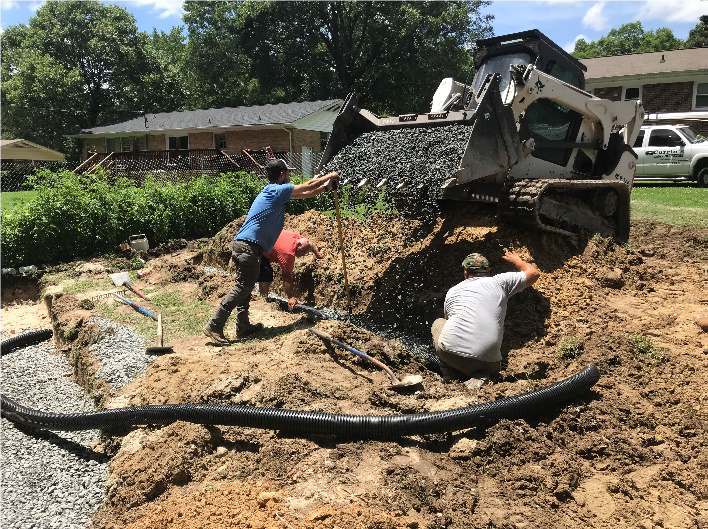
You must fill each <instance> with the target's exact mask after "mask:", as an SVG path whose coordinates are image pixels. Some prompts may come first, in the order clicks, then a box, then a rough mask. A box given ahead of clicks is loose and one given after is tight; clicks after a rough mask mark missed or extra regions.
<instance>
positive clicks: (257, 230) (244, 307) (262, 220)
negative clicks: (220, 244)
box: [204, 160, 339, 345]
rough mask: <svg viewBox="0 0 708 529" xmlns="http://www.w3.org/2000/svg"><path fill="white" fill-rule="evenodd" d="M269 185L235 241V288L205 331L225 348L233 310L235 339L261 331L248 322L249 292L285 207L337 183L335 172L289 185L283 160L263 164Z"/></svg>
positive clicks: (283, 222)
mask: <svg viewBox="0 0 708 529" xmlns="http://www.w3.org/2000/svg"><path fill="white" fill-rule="evenodd" d="M265 169H266V173H267V175H268V182H269V183H268V185H266V186H265V187H264V188H263V190H262V191H261V192H260V193H259V194H258V196H257V197H256V199H255V200H254V201H253V204H251V209H250V210H249V212H248V216H247V217H246V220H245V221H244V223H243V225H242V226H241V229H240V230H239V232H238V233H237V234H236V238H235V239H234V246H233V252H232V254H231V256H232V259H233V260H234V262H235V263H236V274H235V278H234V279H235V282H234V287H233V288H232V289H231V292H229V294H228V295H227V296H226V298H224V300H223V301H222V302H221V305H220V306H219V308H218V309H216V312H215V313H214V316H212V318H211V320H210V321H209V323H207V325H206V326H205V327H204V334H205V335H206V336H207V337H209V338H210V339H211V340H212V341H214V342H216V343H217V344H220V345H222V344H228V343H230V342H229V340H228V339H227V338H226V337H225V336H224V326H225V325H226V320H227V319H228V318H229V316H230V315H231V312H232V311H233V310H234V309H236V337H237V338H243V337H245V336H248V335H250V334H253V333H254V332H257V331H259V330H261V329H262V328H263V324H261V323H258V324H256V325H252V324H251V322H250V321H249V319H248V305H249V303H250V301H251V291H252V290H253V287H254V286H255V285H256V281H257V279H258V274H259V273H260V264H261V255H262V254H263V253H264V252H265V253H269V252H270V251H271V250H272V249H273V246H274V245H275V241H276V240H277V239H278V236H279V235H280V232H281V231H282V230H283V225H284V224H285V204H286V203H287V202H288V200H290V199H292V198H310V197H314V196H316V195H319V194H320V193H322V192H324V191H326V190H328V189H332V188H333V187H334V186H336V183H337V181H338V180H339V174H338V173H336V172H332V173H328V174H326V175H323V176H319V177H317V178H313V179H311V180H309V181H307V182H305V183H304V184H298V185H293V184H291V183H290V171H291V170H292V169H293V168H292V167H289V166H288V164H287V163H285V161H284V160H271V161H269V162H268V163H267V164H266V167H265Z"/></svg>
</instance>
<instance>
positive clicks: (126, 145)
mask: <svg viewBox="0 0 708 529" xmlns="http://www.w3.org/2000/svg"><path fill="white" fill-rule="evenodd" d="M120 150H121V152H130V151H132V150H133V138H130V137H128V138H121V139H120Z"/></svg>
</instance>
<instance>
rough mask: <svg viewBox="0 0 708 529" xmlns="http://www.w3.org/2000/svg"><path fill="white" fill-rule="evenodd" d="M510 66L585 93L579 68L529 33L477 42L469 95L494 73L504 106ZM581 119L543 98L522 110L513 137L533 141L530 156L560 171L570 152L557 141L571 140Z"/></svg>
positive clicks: (509, 90) (509, 87)
mask: <svg viewBox="0 0 708 529" xmlns="http://www.w3.org/2000/svg"><path fill="white" fill-rule="evenodd" d="M514 64H521V65H523V64H533V65H534V66H535V67H536V68H537V69H539V70H541V71H543V72H545V73H547V74H549V75H551V76H553V77H555V78H557V79H560V80H561V81H564V82H565V83H567V84H569V85H572V86H575V87H576V88H580V89H581V90H582V89H584V88H585V74H584V72H585V71H586V70H587V68H586V67H585V65H584V64H583V63H581V62H580V61H578V60H577V59H576V58H575V57H573V56H571V55H570V54H568V53H567V52H565V51H564V50H563V49H562V48H560V47H559V46H557V45H556V44H555V43H554V42H553V41H552V40H550V39H549V38H548V37H546V36H545V35H544V34H543V33H541V32H540V31H538V30H535V29H534V30H530V31H523V32H520V33H513V34H510V35H502V36H499V37H493V38H489V39H482V40H478V41H477V52H476V53H475V66H476V67H477V75H476V76H475V79H474V93H475V94H477V93H478V90H479V88H480V87H481V86H482V84H483V83H484V80H485V79H486V77H487V75H489V74H490V73H499V74H500V75H501V76H502V83H501V85H500V89H501V91H502V100H503V101H504V104H510V103H511V102H512V100H513V97H514V95H515V94H514V87H513V86H512V81H511V74H510V72H509V69H510V68H511V66H512V65H514ZM582 120H583V117H582V116H581V115H580V114H578V113H577V112H575V111H573V110H570V109H569V108H566V107H564V106H562V105H559V104H558V103H554V102H553V101H551V100H549V99H539V100H537V101H535V102H534V103H533V104H532V105H531V106H529V108H528V109H527V110H526V113H525V117H524V119H523V120H522V121H521V123H520V130H519V137H520V139H521V140H522V141H526V140H527V139H529V138H533V139H534V140H535V142H536V146H537V147H536V149H535V150H534V152H533V153H532V156H533V157H535V158H539V159H541V160H545V161H547V162H551V163H553V164H556V165H560V166H562V167H565V166H567V164H568V161H569V160H570V157H571V155H572V153H573V149H572V148H570V147H560V143H559V142H566V143H572V142H573V141H575V138H576V137H577V135H578V130H579V129H580V125H581V123H582ZM554 143H556V144H557V145H555V146H554V145H553V144H554Z"/></svg>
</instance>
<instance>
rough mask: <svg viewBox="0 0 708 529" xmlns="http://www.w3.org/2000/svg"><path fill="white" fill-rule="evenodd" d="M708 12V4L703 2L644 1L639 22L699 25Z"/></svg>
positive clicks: (686, 0)
mask: <svg viewBox="0 0 708 529" xmlns="http://www.w3.org/2000/svg"><path fill="white" fill-rule="evenodd" d="M706 12H708V2H705V1H701V0H683V1H681V2H667V1H665V0H644V3H643V5H642V6H641V7H640V8H639V13H638V14H637V18H638V19H639V20H662V21H665V22H694V23H696V24H698V19H699V17H700V16H701V15H705V14H706Z"/></svg>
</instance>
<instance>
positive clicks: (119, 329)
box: [89, 318, 155, 389]
mask: <svg viewBox="0 0 708 529" xmlns="http://www.w3.org/2000/svg"><path fill="white" fill-rule="evenodd" d="M89 323H95V324H96V325H98V327H99V328H100V329H101V334H102V337H101V339H100V340H99V341H98V342H97V343H95V344H94V345H92V346H91V347H90V348H89V351H90V352H91V354H93V356H95V357H96V358H97V359H98V360H99V361H100V362H101V367H100V368H99V370H98V371H97V372H96V376H97V377H98V378H101V379H103V380H105V381H106V382H108V384H109V385H110V386H111V387H112V388H113V389H120V388H122V387H123V386H125V385H126V384H127V383H128V382H130V381H131V380H133V379H134V378H136V377H137V376H138V375H140V374H141V373H142V372H143V371H145V369H146V368H147V366H148V365H149V364H150V362H152V361H153V360H154V359H155V357H154V356H153V355H149V354H147V353H146V352H145V339H144V338H143V337H142V336H140V335H138V334H135V333H134V332H133V331H132V330H131V329H130V328H129V327H126V326H125V325H120V324H118V323H113V322H112V321H110V320H105V319H103V318H91V319H90V320H89Z"/></svg>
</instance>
